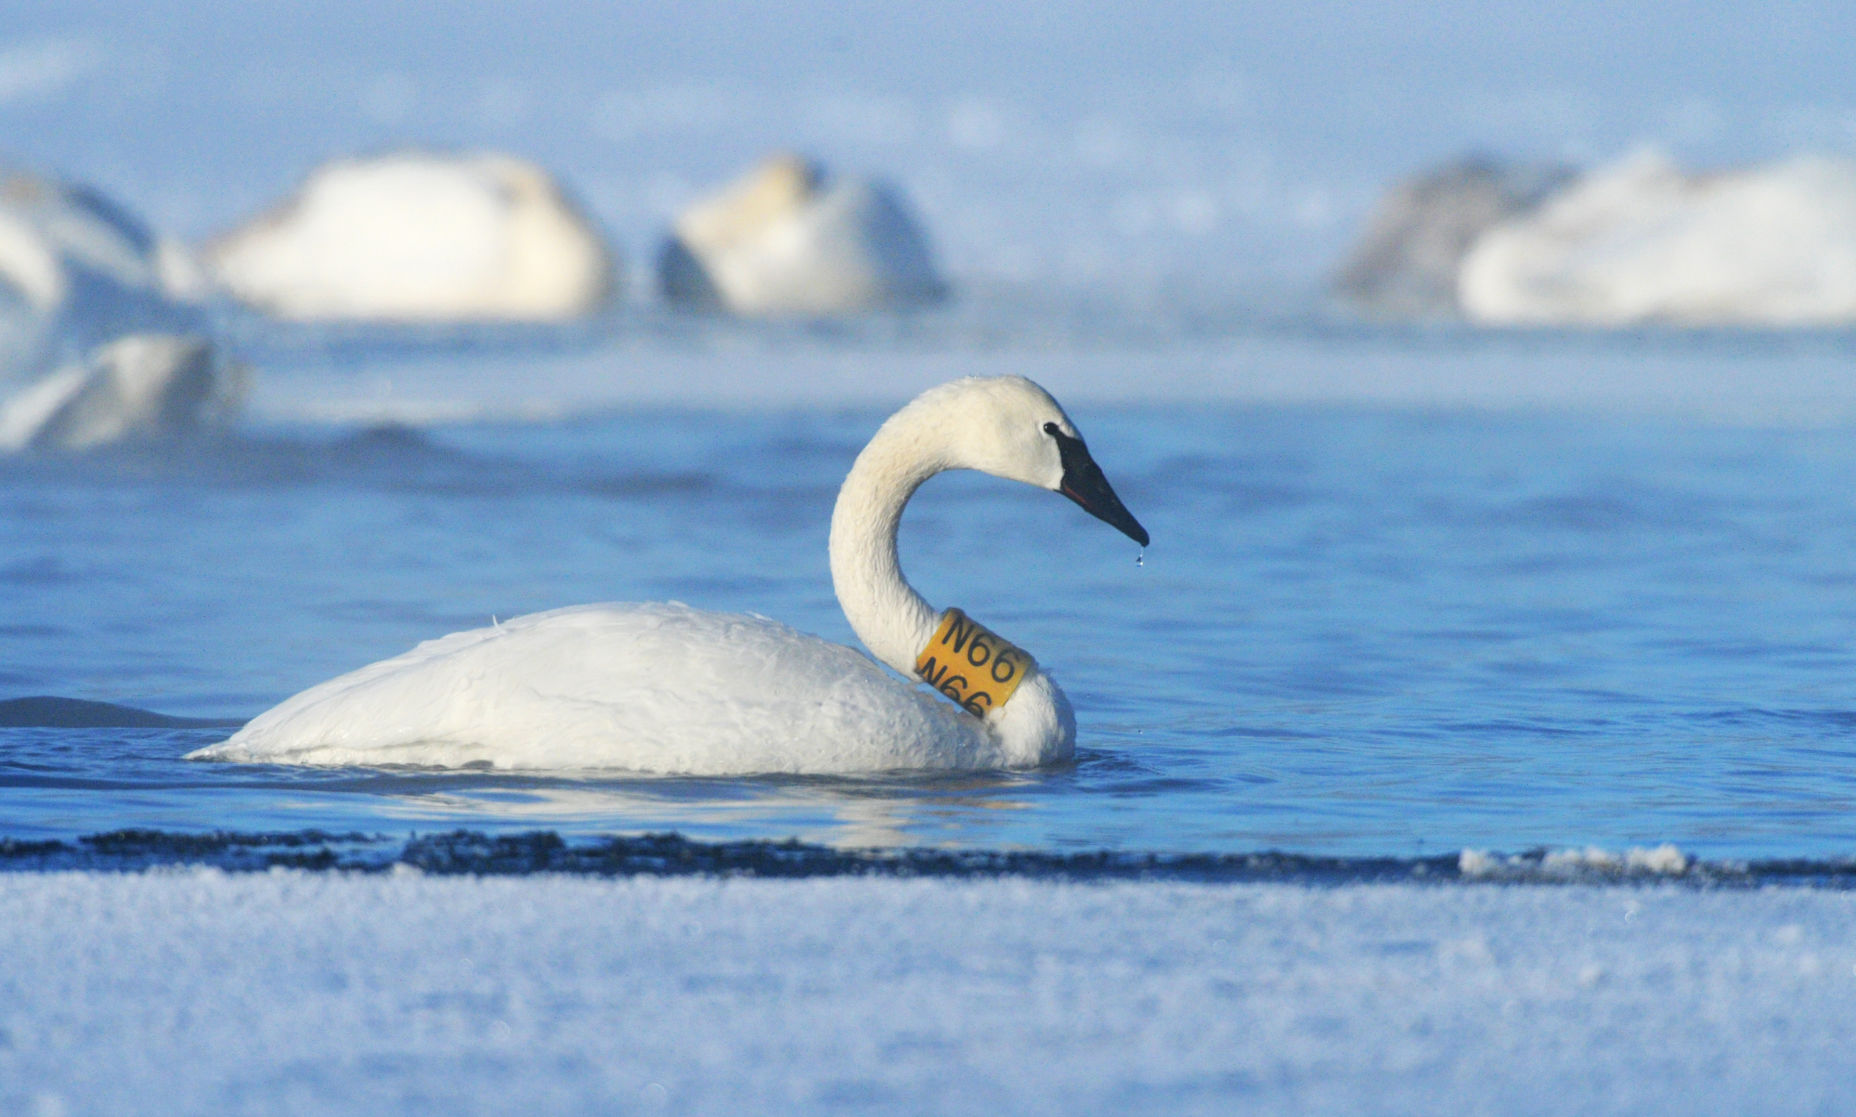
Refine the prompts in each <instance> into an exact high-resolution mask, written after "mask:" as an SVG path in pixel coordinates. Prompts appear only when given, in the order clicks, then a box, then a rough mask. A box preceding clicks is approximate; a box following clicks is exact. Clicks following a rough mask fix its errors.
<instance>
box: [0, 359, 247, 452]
mask: <svg viewBox="0 0 1856 1117" xmlns="http://www.w3.org/2000/svg"><path fill="white" fill-rule="evenodd" d="M247 378H248V377H247V373H246V370H245V368H244V366H242V365H239V364H237V363H235V362H230V361H226V360H224V359H222V358H221V357H220V356H219V355H218V354H217V352H216V351H215V350H214V349H213V346H212V345H211V344H210V343H209V342H207V341H205V340H203V339H201V338H197V337H183V336H176V335H167V334H136V335H132V336H129V337H124V338H121V339H119V340H117V341H114V342H111V343H110V344H108V345H105V346H102V347H101V348H99V349H98V350H97V351H96V352H95V353H94V354H92V356H91V357H90V358H89V360H87V361H85V362H83V363H80V364H73V365H70V366H68V367H65V368H62V369H59V370H58V371H56V372H54V373H52V374H51V375H49V376H46V377H44V378H43V379H41V380H38V381H37V382H35V383H33V384H32V385H30V386H29V387H27V388H25V389H24V390H23V391H21V392H19V393H18V394H17V395H15V396H13V397H12V398H10V399H8V400H6V401H4V403H0V453H19V452H22V451H43V450H67V451H69V450H89V449H94V448H96V447H100V446H105V445H113V444H117V443H123V442H138V441H149V442H153V441H162V440H167V439H173V438H180V437H185V436H187V435H191V434H195V433H199V432H202V431H206V430H210V429H213V428H216V427H219V426H223V425H224V424H225V423H227V422H228V421H230V419H231V418H232V417H233V416H234V415H235V414H236V413H237V411H238V408H239V404H240V402H241V400H242V398H243V396H244V392H245V387H246V381H247Z"/></svg>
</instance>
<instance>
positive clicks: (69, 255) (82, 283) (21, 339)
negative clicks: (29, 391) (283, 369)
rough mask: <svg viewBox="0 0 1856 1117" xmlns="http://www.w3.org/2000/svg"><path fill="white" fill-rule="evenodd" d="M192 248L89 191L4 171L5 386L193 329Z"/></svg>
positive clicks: (1, 352)
mask: <svg viewBox="0 0 1856 1117" xmlns="http://www.w3.org/2000/svg"><path fill="white" fill-rule="evenodd" d="M203 286H204V284H203V281H202V279H201V276H200V273H199V271H198V269H197V268H196V267H195V265H194V264H193V262H192V260H191V259H190V258H189V256H188V254H187V252H186V250H185V249H184V248H182V247H181V246H180V245H179V244H178V243H176V242H174V241H172V240H169V239H166V238H163V237H158V236H156V235H155V234H154V233H152V232H151V231H150V230H149V229H148V228H147V227H146V226H145V225H143V224H142V222H141V221H140V220H138V219H137V218H136V217H134V216H132V215H131V214H130V213H129V212H128V211H127V210H125V209H124V208H123V207H121V206H119V205H117V204H116V203H115V202H112V201H111V200H109V199H108V198H106V197H104V196H103V195H102V194H100V193H98V192H97V191H95V190H93V189H90V188H89V187H85V186H81V185H77V184H73V183H67V182H60V181H58V180H56V179H53V178H49V177H46V176H42V175H38V174H33V173H31V172H27V171H18V170H14V171H0V383H4V382H6V381H9V380H13V381H17V380H23V379H28V378H30V377H32V376H35V375H38V374H40V373H42V372H44V371H45V370H46V369H49V368H51V367H53V366H54V365H56V364H57V363H58V362H60V361H61V360H66V359H69V358H72V357H75V356H76V355H78V354H82V353H84V352H86V351H87V350H89V349H90V348H92V347H93V346H95V345H97V344H98V343H100V342H103V341H106V340H108V339H110V338H112V337H117V336H120V335H122V334H124V333H128V332H131V331H136V330H160V331H191V330H194V329H196V328H197V327H198V324H199V320H200V312H199V310H198V308H197V306H195V305H194V303H195V300H197V299H198V297H199V296H200V295H201V293H202V290H203Z"/></svg>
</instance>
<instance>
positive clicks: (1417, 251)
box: [1334, 157, 1572, 317]
mask: <svg viewBox="0 0 1856 1117" xmlns="http://www.w3.org/2000/svg"><path fill="white" fill-rule="evenodd" d="M1571 177H1572V171H1571V170H1570V169H1568V168H1565V167H1559V166H1531V165H1508V164H1502V163H1498V162H1495V161H1492V160H1489V159H1481V158H1473V157H1472V158H1467V159H1461V160H1458V161H1456V162H1453V163H1448V164H1446V165H1444V166H1441V167H1438V168H1436V169H1434V170H1430V171H1427V172H1425V173H1423V174H1419V175H1416V176H1414V177H1412V178H1410V179H1407V180H1406V181H1404V182H1401V183H1399V184H1398V185H1397V186H1395V187H1393V189H1392V190H1390V191H1389V192H1387V194H1386V195H1385V197H1383V198H1381V199H1380V201H1379V204H1378V205H1377V206H1376V207H1375V208H1374V210H1373V215H1372V218H1371V221H1370V224H1369V225H1368V227H1367V231H1366V235H1365V236H1364V237H1363V238H1361V241H1360V243H1359V245H1358V247H1356V248H1355V249H1354V251H1353V254H1352V255H1351V256H1349V257H1348V259H1347V261H1346V262H1345V263H1344V264H1342V265H1341V268H1340V271H1339V272H1338V273H1337V274H1336V276H1335V279H1334V289H1335V291H1336V292H1337V293H1338V294H1339V295H1340V296H1341V297H1342V298H1344V299H1346V300H1347V301H1348V302H1350V303H1352V304H1354V305H1355V306H1358V307H1360V308H1361V309H1363V310H1367V311H1370V312H1372V313H1374V314H1382V315H1390V316H1400V317H1424V316H1435V315H1453V314H1455V313H1456V311H1457V272H1458V269H1459V266H1460V265H1461V264H1462V261H1463V257H1464V255H1465V254H1466V253H1467V252H1468V251H1469V250H1470V248H1471V247H1472V246H1473V245H1474V244H1475V242H1476V239H1477V238H1478V237H1480V236H1482V234H1483V233H1484V232H1486V231H1487V230H1489V229H1490V228H1492V227H1494V226H1496V225H1498V224H1500V223H1502V222H1504V221H1509V220H1512V219H1514V218H1515V217H1517V216H1519V215H1521V214H1524V213H1528V212H1530V211H1531V210H1533V209H1534V208H1535V207H1537V206H1538V205H1540V203H1541V201H1542V200H1543V199H1545V198H1546V197H1547V196H1548V195H1549V194H1550V193H1552V191H1554V190H1556V189H1558V188H1559V187H1560V186H1562V185H1564V184H1565V183H1566V181H1567V180H1568V179H1570V178H1571Z"/></svg>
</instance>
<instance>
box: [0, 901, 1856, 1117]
mask: <svg viewBox="0 0 1856 1117" xmlns="http://www.w3.org/2000/svg"><path fill="white" fill-rule="evenodd" d="M1853 926H1856V895H1852V894H1850V893H1846V892H1835V891H1819V890H1808V889H1771V890H1762V891H1728V890H1721V891H1707V890H1697V889H1691V888H1682V887H1673V886H1662V887H1592V886H1565V887H1542V886H1524V887H1513V886H1443V887H1431V886H1420V885H1347V886H1340V887H1310V886H1305V885H1295V884H1246V885H1192V884H1139V883H1107V884H1075V883H1062V882H1054V881H1027V880H1020V879H1010V878H1000V879H988V880H982V881H977V882H973V881H968V882H949V881H927V880H916V881H910V880H896V879H881V880H878V879H858V878H833V879H820V880H810V881H796V882H781V881H764V880H735V881H719V880H713V879H703V878H683V879H656V878H626V879H616V880H612V879H589V878H570V877H522V878H513V879H511V878H471V877H446V878H439V877H424V876H419V875H417V874H396V875H373V876H357V875H344V874H321V875H317V874H304V873H297V872H276V873H271V874H265V875H237V874H233V875H228V874H224V873H221V872H219V871H217V870H177V871H166V872H158V873H151V874H147V875H117V874H107V873H94V874H92V873H69V874H62V873H61V874H36V873H9V874H0V1111H4V1112H7V1113H27V1114H31V1113H47V1114H49V1113H117V1114H123V1113H267V1114H271V1113H321V1112H336V1111H340V1112H345V1113H407V1112H413V1113H446V1114H459V1113H510V1112H523V1113H559V1112H587V1113H591V1112H600V1113H607V1112H692V1113H728V1114H735V1113H759V1112H781V1113H789V1112H858V1113H869V1112H878V1113H883V1112H894V1113H921V1112H970V1113H1065V1114H1070V1113H1137V1112H1149V1113H1153V1112H1170V1113H1189V1112H1199V1113H1231V1112H1264V1113H1276V1112H1281V1113H1310V1112H1348V1113H1463V1112H1492V1113H1511V1114H1518V1113H1579V1114H1593V1113H1625V1112H1628V1113H1646V1112H1671V1113H1753V1112H1758V1113H1767V1114H1773V1113H1827V1112H1848V1111H1849V1110H1850V1107H1851V1104H1852V1103H1853V1102H1856V1076H1853V1075H1852V1074H1851V1073H1850V1071H1849V1063H1848V1053H1849V1052H1850V1051H1851V1050H1852V1044H1856V1013H1852V1012H1851V1011H1849V1005H1850V1004H1851V1001H1852V996H1853V995H1856V937H1853V936H1852V935H1851V934H1850V931H1851V928H1852V927H1853Z"/></svg>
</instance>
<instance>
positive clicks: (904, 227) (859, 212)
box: [658, 155, 946, 316]
mask: <svg viewBox="0 0 1856 1117" xmlns="http://www.w3.org/2000/svg"><path fill="white" fill-rule="evenodd" d="M658 282H659V284H660V286H661V287H662V289H663V294H664V298H665V299H666V300H668V301H670V302H672V303H675V304H678V305H681V306H688V307H694V308H701V309H723V310H728V311H732V312H734V313H736V314H743V315H758V316H782V315H792V316H808V315H833V314H845V313H854V312H857V311H866V310H878V309H885V308H891V307H900V306H907V305H912V304H919V303H925V302H932V301H934V300H936V299H939V298H941V297H942V296H943V295H944V294H945V293H946V285H945V284H944V283H943V282H942V281H941V278H940V276H939V274H938V273H937V272H936V270H935V266H934V263H933V260H932V259H931V258H930V254H929V251H928V243H927V238H926V237H925V236H924V235H923V234H922V232H921V229H920V228H919V226H918V225H917V224H916V222H915V220H914V218H913V217H911V216H910V214H909V212H908V209H907V207H906V206H905V205H904V203H903V202H902V200H901V198H900V197H898V196H897V195H896V194H895V193H894V192H893V191H891V190H890V189H889V188H888V187H886V186H883V185H882V184H880V183H876V182H872V181H869V180H866V179H859V178H839V179H827V178H826V177H825V175H824V174H823V172H822V171H820V169H819V168H818V167H817V166H815V165H814V164H812V163H810V162H808V161H807V160H805V159H802V158H800V157H798V156H796V155H776V156H774V157H772V158H770V159H768V160H767V161H766V162H764V163H762V164H761V165H760V166H759V167H758V168H756V169H755V170H754V171H752V172H751V173H749V174H748V175H747V176H746V177H744V178H742V179H740V180H739V181H737V182H734V183H732V184H730V185H729V186H727V187H725V188H724V189H723V190H721V191H720V192H719V193H717V194H715V195H713V196H711V197H709V198H707V199H704V200H703V201H700V202H698V203H697V204H695V205H693V206H691V207H690V208H689V209H687V210H685V211H684V212H683V214H682V215H681V216H679V217H678V218H677V221H676V225H675V228H674V230H673V231H672V233H671V236H670V238H669V240H668V241H667V242H666V244H665V245H664V248H663V251H662V253H661V254H660V256H659V258H658Z"/></svg>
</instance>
